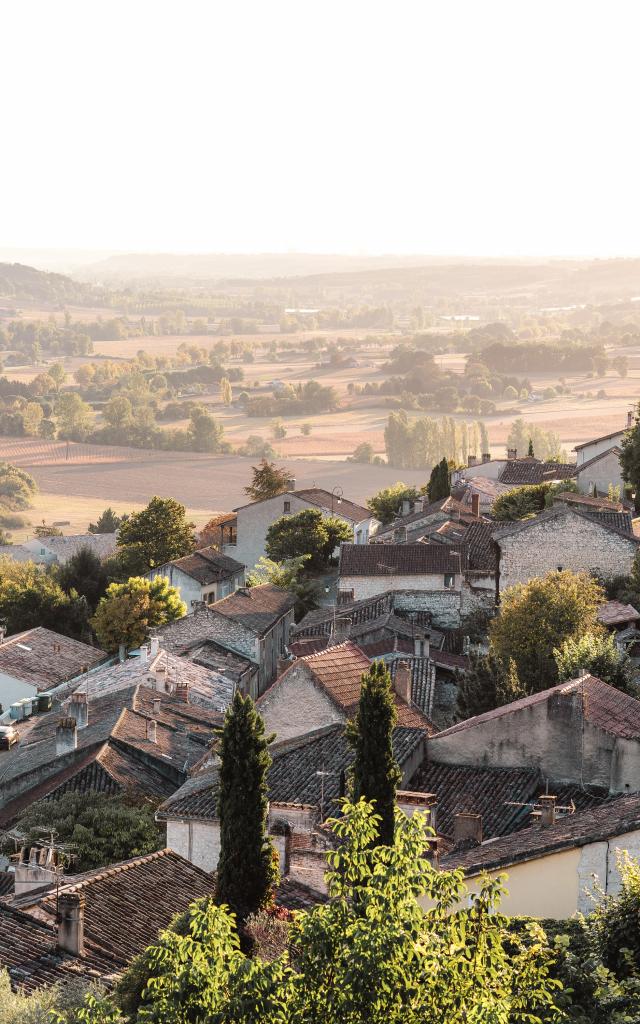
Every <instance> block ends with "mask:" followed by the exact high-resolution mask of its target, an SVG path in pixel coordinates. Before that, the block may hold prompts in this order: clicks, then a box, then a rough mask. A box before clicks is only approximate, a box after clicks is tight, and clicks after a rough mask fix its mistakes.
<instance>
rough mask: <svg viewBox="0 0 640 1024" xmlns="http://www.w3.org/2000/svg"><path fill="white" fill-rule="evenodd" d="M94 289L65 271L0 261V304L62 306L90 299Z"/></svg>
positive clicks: (78, 303) (79, 303)
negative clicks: (67, 275) (51, 271)
mask: <svg viewBox="0 0 640 1024" xmlns="http://www.w3.org/2000/svg"><path fill="white" fill-rule="evenodd" d="M92 293H93V290H92V288H90V287H89V286H88V285H86V284H81V283H80V282H78V281H72V280H71V278H70V277H65V275H64V274H47V273H45V271H44V270H36V269H35V267H25V266H23V265H22V263H0V304H1V305H12V306H13V305H20V304H22V303H26V304H28V305H38V304H40V303H42V304H43V305H44V306H64V305H67V304H76V305H82V304H83V303H87V302H90V301H91V299H92Z"/></svg>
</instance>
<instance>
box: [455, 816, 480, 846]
mask: <svg viewBox="0 0 640 1024" xmlns="http://www.w3.org/2000/svg"><path fill="white" fill-rule="evenodd" d="M481 842H482V815H481V814H470V813H468V812H467V811H462V812H461V813H459V814H456V815H454V818H453V845H454V846H455V848H456V849H467V848H470V847H472V846H479V845H480V843H481Z"/></svg>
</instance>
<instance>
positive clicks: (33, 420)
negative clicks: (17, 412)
mask: <svg viewBox="0 0 640 1024" xmlns="http://www.w3.org/2000/svg"><path fill="white" fill-rule="evenodd" d="M43 419H44V412H43V411H42V406H41V405H39V404H38V402H27V404H26V405H25V407H24V409H23V410H22V422H23V424H24V432H25V434H27V435H28V436H29V437H37V436H38V434H39V433H40V427H41V425H42V421H43Z"/></svg>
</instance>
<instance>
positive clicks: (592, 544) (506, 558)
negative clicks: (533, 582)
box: [493, 505, 640, 591]
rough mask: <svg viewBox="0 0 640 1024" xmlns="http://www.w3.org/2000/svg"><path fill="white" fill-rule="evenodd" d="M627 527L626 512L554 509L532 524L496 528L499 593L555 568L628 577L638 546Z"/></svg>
mask: <svg viewBox="0 0 640 1024" xmlns="http://www.w3.org/2000/svg"><path fill="white" fill-rule="evenodd" d="M628 523H629V518H628V514H627V513H608V512H594V513H591V512H587V511H583V510H579V509H578V508H576V507H575V506H569V505H554V506H553V507H552V508H550V509H547V510H546V511H545V512H542V513H541V514H540V515H539V516H536V517H535V518H533V519H523V520H520V521H519V522H513V523H506V524H505V525H503V526H500V527H499V528H498V529H495V530H494V531H493V540H494V543H495V545H496V550H497V556H498V589H499V591H503V590H504V589H505V588H507V587H511V586H513V584H514V583H527V582H528V581H529V580H530V579H533V578H534V577H536V576H544V575H545V574H546V573H548V572H550V571H552V570H554V569H571V570H572V571H573V572H580V571H587V572H589V571H590V572H593V573H595V574H596V575H598V576H599V577H601V578H602V579H612V578H613V577H615V576H627V575H628V574H629V573H630V571H631V566H632V564H633V559H634V557H635V554H636V551H637V550H638V545H639V544H640V538H638V537H636V536H635V535H634V534H633V533H630V532H628Z"/></svg>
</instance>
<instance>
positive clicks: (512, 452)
mask: <svg viewBox="0 0 640 1024" xmlns="http://www.w3.org/2000/svg"><path fill="white" fill-rule="evenodd" d="M507 458H508V459H509V461H510V462H513V460H514V459H517V458H518V449H517V448H507Z"/></svg>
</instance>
